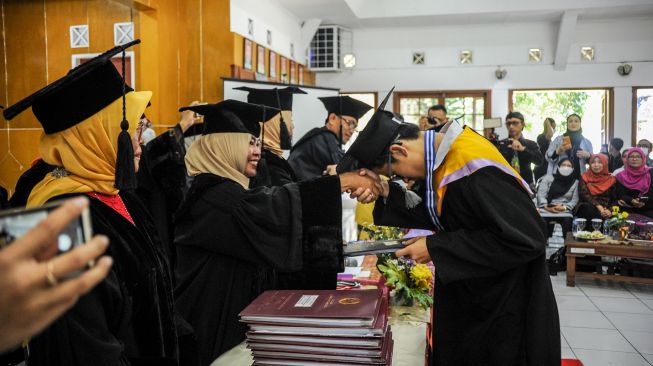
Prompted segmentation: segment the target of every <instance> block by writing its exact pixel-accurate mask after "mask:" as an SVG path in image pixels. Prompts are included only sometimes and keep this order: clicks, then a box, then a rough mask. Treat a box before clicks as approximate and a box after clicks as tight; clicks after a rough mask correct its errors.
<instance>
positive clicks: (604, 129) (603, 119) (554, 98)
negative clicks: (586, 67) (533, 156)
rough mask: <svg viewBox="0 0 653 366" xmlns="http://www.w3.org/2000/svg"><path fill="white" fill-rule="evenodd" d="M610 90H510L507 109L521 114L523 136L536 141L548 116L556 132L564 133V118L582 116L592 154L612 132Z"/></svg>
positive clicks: (585, 134) (606, 140)
mask: <svg viewBox="0 0 653 366" xmlns="http://www.w3.org/2000/svg"><path fill="white" fill-rule="evenodd" d="M611 98H612V89H611V88H593V89H543V90H510V96H509V106H508V108H509V110H511V111H516V112H521V113H522V114H523V115H524V118H525V119H526V121H525V122H526V126H525V127H524V132H523V133H524V136H525V137H526V138H527V139H531V140H536V139H537V135H539V134H540V133H542V123H543V122H544V119H546V118H547V117H550V118H553V120H555V121H556V133H557V134H561V133H564V132H565V131H566V130H567V116H568V115H570V114H572V113H576V114H578V115H580V116H581V117H582V121H583V122H582V126H583V136H585V137H586V138H587V139H589V140H590V141H591V142H592V147H593V148H594V152H599V151H600V149H601V144H605V143H608V141H609V140H610V138H611V136H612V135H613V132H612V111H611V110H612V108H611Z"/></svg>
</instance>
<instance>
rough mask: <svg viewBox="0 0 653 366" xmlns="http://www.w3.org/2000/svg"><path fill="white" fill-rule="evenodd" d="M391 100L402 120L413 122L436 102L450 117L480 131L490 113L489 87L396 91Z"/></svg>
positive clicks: (417, 120)
mask: <svg viewBox="0 0 653 366" xmlns="http://www.w3.org/2000/svg"><path fill="white" fill-rule="evenodd" d="M393 99H394V110H395V111H399V113H400V114H401V115H402V116H403V117H404V120H405V121H406V122H411V123H415V124H417V123H419V119H420V117H421V116H426V115H427V113H428V109H429V108H430V107H432V106H434V105H436V104H442V105H444V107H445V108H446V109H447V116H448V117H449V119H450V120H451V119H454V118H460V121H461V122H462V123H464V124H465V125H467V126H470V127H471V128H473V129H475V130H476V131H479V132H482V131H483V119H485V118H489V117H490V115H491V113H490V91H489V90H481V91H428V92H396V93H395V94H394V98H393Z"/></svg>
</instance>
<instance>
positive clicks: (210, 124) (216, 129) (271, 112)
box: [179, 99, 280, 137]
mask: <svg viewBox="0 0 653 366" xmlns="http://www.w3.org/2000/svg"><path fill="white" fill-rule="evenodd" d="M186 110H189V111H193V112H196V113H199V114H201V115H203V116H204V132H202V135H208V134H211V133H226V132H241V133H250V134H252V135H254V136H257V137H258V136H259V135H260V133H261V127H260V125H259V122H265V121H267V120H269V119H270V118H272V117H274V116H275V115H276V114H277V113H279V112H280V110H279V109H277V108H272V107H266V106H264V105H260V104H252V103H245V102H241V101H238V100H233V99H227V100H224V101H222V102H220V103H216V104H199V105H192V106H188V107H181V108H179V112H183V111H186Z"/></svg>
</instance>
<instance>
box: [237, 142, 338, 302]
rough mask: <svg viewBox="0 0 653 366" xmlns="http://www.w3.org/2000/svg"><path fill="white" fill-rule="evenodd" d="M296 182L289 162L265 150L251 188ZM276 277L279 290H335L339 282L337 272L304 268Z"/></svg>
mask: <svg viewBox="0 0 653 366" xmlns="http://www.w3.org/2000/svg"><path fill="white" fill-rule="evenodd" d="M295 182H297V177H296V176H295V171H294V170H293V169H292V167H291V166H290V164H288V161H286V159H284V158H281V157H279V156H277V155H276V154H274V153H272V152H270V151H269V150H265V149H264V150H263V153H262V157H261V160H259V164H258V167H257V169H256V176H255V177H254V178H252V179H251V180H250V182H249V187H250V188H258V187H280V186H282V185H284V184H287V183H295ZM329 234H330V233H329ZM324 239H325V240H335V241H336V242H337V243H341V242H342V238H333V237H332V236H331V235H329V236H327V237H326V238H324ZM334 244H336V243H334ZM275 275H276V278H277V282H276V287H275V289H278V290H335V288H336V285H337V282H338V272H337V271H327V272H321V271H316V270H315V269H313V268H302V270H300V271H298V272H286V271H275Z"/></svg>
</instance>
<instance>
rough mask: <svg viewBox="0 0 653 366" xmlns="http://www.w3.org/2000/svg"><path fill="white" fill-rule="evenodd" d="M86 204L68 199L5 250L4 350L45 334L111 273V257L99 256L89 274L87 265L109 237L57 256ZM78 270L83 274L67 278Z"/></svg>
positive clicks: (1, 281)
mask: <svg viewBox="0 0 653 366" xmlns="http://www.w3.org/2000/svg"><path fill="white" fill-rule="evenodd" d="M86 206H88V200H87V199H85V198H75V199H71V200H69V201H67V202H66V203H64V204H63V205H62V207H60V208H58V209H56V210H54V211H53V212H52V213H50V214H49V215H48V217H47V218H45V219H44V220H43V221H42V222H41V223H39V224H38V225H37V226H36V227H34V228H33V229H31V230H30V231H28V232H27V233H26V234H25V235H24V236H23V237H21V238H20V239H18V240H16V241H15V242H13V243H11V244H10V245H9V246H8V247H6V248H4V249H2V250H0V352H2V351H6V350H8V349H10V348H11V347H12V346H15V345H17V344H19V343H20V342H21V341H22V340H24V339H26V338H29V337H31V336H33V335H34V334H36V333H38V332H40V331H42V330H43V328H45V327H46V326H48V325H49V324H50V323H52V322H53V321H54V320H55V319H56V318H58V317H59V316H61V315H62V314H63V313H64V312H65V311H66V310H68V309H69V308H70V307H72V306H73V305H74V304H75V302H76V301H77V299H78V298H79V297H80V296H81V295H83V294H85V293H87V292H88V291H90V290H91V289H92V288H93V287H95V285H97V284H98V283H99V282H100V281H102V280H103V279H104V278H105V277H106V276H107V274H108V273H109V268H110V267H111V264H112V261H111V258H109V257H102V258H100V260H98V261H97V263H96V265H95V266H94V267H93V268H91V269H88V270H85V271H84V268H85V267H86V265H87V263H89V262H90V261H92V260H94V259H96V258H97V257H98V256H100V255H101V254H102V253H104V251H105V250H106V248H107V245H108V244H109V241H108V239H107V238H106V237H102V236H96V237H94V238H93V239H91V240H90V241H89V242H87V243H85V244H84V245H81V246H78V247H76V248H75V249H73V250H72V251H70V252H67V253H65V254H62V255H59V256H57V257H53V256H54V254H55V253H56V252H57V248H56V247H57V240H56V239H57V237H58V235H59V232H61V230H63V229H64V228H65V227H66V225H68V224H69V223H70V222H71V221H72V220H74V219H75V218H77V217H78V216H79V215H80V213H81V212H82V210H83V209H84V208H85V207H86ZM41 260H47V262H43V261H41ZM76 271H83V272H81V274H80V275H79V276H77V277H72V278H69V279H65V278H66V276H68V275H70V274H71V273H73V272H76Z"/></svg>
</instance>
